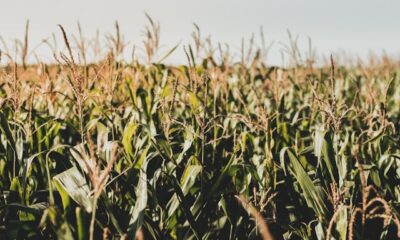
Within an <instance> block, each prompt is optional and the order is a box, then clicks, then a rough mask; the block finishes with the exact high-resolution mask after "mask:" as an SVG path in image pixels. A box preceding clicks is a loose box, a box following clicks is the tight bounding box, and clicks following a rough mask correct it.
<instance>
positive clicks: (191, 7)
mask: <svg viewBox="0 0 400 240" xmlns="http://www.w3.org/2000/svg"><path fill="white" fill-rule="evenodd" d="M399 10H400V1H396V0H380V1H378V0H335V1H328V0H291V1H289V0H275V1H272V0H264V1H262V0H202V1H194V0H158V1H155V0H147V1H144V0H130V1H128V0H86V1H85V0H68V1H61V0H35V1H33V0H3V1H1V7H0V35H1V36H2V37H3V38H4V39H6V40H7V41H12V40H13V39H15V38H19V39H22V37H23V32H24V25H25V21H26V19H29V20H30V46H31V47H33V46H34V45H36V44H38V43H40V42H41V40H42V39H45V38H48V37H50V36H51V34H52V33H53V32H55V33H57V35H58V36H59V35H60V34H59V30H58V29H57V24H62V25H63V26H64V27H65V28H66V30H67V31H68V32H69V33H71V34H72V33H77V28H76V23H77V21H79V22H80V23H81V26H82V28H83V31H84V34H85V35H86V36H88V37H93V36H94V35H95V32H96V29H99V30H100V32H101V33H102V34H104V33H106V32H112V31H113V30H114V22H115V21H116V20H118V21H119V23H120V26H121V31H122V33H123V34H124V37H125V40H127V41H129V42H130V44H131V45H132V44H136V45H139V46H140V45H141V41H142V35H143V33H142V30H143V28H144V26H145V24H146V18H145V16H144V12H147V13H148V14H149V15H151V16H152V17H153V18H154V19H155V20H157V21H159V22H160V24H161V43H162V44H163V45H164V50H165V51H166V50H167V49H168V47H172V46H173V45H175V44H176V43H178V42H181V43H182V44H186V43H188V42H189V39H190V33H191V32H192V30H193V25H192V23H197V24H198V25H199V26H200V28H201V31H202V34H203V35H204V36H205V35H211V37H212V39H213V40H214V41H215V42H221V43H225V42H227V43H229V44H230V45H231V49H233V51H236V52H239V48H240V41H241V39H242V37H245V38H246V39H248V38H250V36H251V34H252V33H255V34H258V33H259V29H260V26H263V27H264V34H265V38H266V41H267V43H271V42H272V41H274V42H275V43H274V45H273V47H272V49H273V51H272V52H271V54H270V56H269V59H268V60H269V61H270V62H271V63H281V57H280V54H279V50H280V49H281V48H282V45H281V44H280V42H283V43H288V36H287V30H290V31H291V32H292V34H293V35H294V36H299V45H300V47H301V48H302V49H304V50H306V48H307V38H308V37H310V38H311V39H312V42H313V45H314V47H316V49H317V51H318V53H320V54H330V53H331V52H335V51H338V50H343V51H346V52H349V53H352V54H354V55H359V56H361V57H364V56H366V55H367V53H368V52H369V51H371V50H372V51H374V52H376V53H382V51H383V50H386V52H388V53H389V54H391V55H397V54H399V53H400V33H399V30H400V12H399ZM59 44H60V45H61V42H59ZM181 46H182V45H181ZM1 47H2V44H0V48H1ZM37 51H38V54H39V55H40V56H41V57H42V58H45V59H50V60H51V59H52V56H51V54H49V51H48V50H47V48H46V47H45V46H41V47H40V48H39V49H38V50H37ZM128 51H130V50H128ZM182 52H183V50H182V47H180V48H179V49H178V50H177V52H176V54H174V55H173V56H171V59H170V61H173V62H179V63H184V62H185V59H184V58H183V56H182V54H181V53H182Z"/></svg>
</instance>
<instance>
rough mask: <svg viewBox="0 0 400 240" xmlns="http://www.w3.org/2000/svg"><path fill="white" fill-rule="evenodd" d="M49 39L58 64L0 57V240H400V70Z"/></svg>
mask: <svg viewBox="0 0 400 240" xmlns="http://www.w3.org/2000/svg"><path fill="white" fill-rule="evenodd" d="M27 30H28V28H27ZM56 30H58V31H57V32H56V34H58V35H59V36H61V37H62V39H63V42H58V47H59V50H57V48H56V43H55V42H52V41H50V40H49V41H47V42H46V43H44V44H47V45H48V46H49V47H50V48H51V49H53V52H54V59H55V63H54V64H45V63H43V62H41V61H40V59H37V63H36V64H28V63H27V56H28V52H29V48H28V46H29V45H28V42H29V41H28V34H26V37H25V39H24V40H23V41H20V42H17V46H18V51H17V53H16V54H14V52H13V50H8V48H5V47H3V48H2V51H1V64H2V67H1V73H0V106H1V108H0V130H1V131H0V239H135V238H137V239H398V238H400V220H399V217H400V215H399V214H400V205H399V203H400V181H399V180H400V168H399V160H400V145H399V144H400V135H399V134H398V131H400V88H398V87H397V86H399V85H398V84H400V79H399V77H398V76H397V72H398V71H399V70H400V65H399V63H398V62H396V61H395V60H393V59H390V58H388V57H385V56H383V57H375V58H373V59H371V61H369V62H364V63H362V62H359V63H357V64H353V65H349V64H348V65H346V64H343V63H339V61H338V60H337V58H336V56H334V57H331V59H329V58H328V59H329V60H327V61H325V62H321V61H320V62H315V59H313V54H312V52H309V54H300V51H299V50H298V48H297V46H296V41H291V44H289V47H288V48H287V50H288V51H287V53H286V57H287V58H288V59H290V60H291V61H290V64H288V66H287V67H285V68H283V67H274V66H270V65H268V62H267V61H265V56H266V53H267V51H268V48H267V47H265V44H263V41H258V42H260V43H259V44H257V43H256V42H257V41H256V40H254V39H251V40H250V41H248V42H247V41H244V43H243V46H242V50H241V51H240V53H239V54H234V53H233V52H232V51H230V50H229V48H227V47H226V46H224V45H219V44H213V42H212V41H211V40H210V39H209V38H203V37H202V35H201V34H200V30H199V29H198V28H197V27H195V30H194V31H193V34H192V41H191V42H190V43H188V44H185V45H184V46H183V45H180V46H177V47H176V48H172V49H171V50H166V51H165V49H164V51H161V50H160V39H159V25H158V24H157V23H156V22H153V21H152V20H151V19H150V18H149V25H148V26H147V27H146V29H145V31H146V32H145V33H146V34H145V37H144V38H145V39H144V41H143V44H142V45H141V48H140V51H139V49H138V50H137V51H133V53H132V58H130V59H129V60H127V59H126V57H125V58H123V57H122V56H126V53H127V52H128V51H130V50H131V49H129V48H128V47H127V45H126V44H125V42H124V39H123V37H122V36H121V33H120V31H119V27H118V25H116V31H115V33H113V34H110V35H107V42H106V43H105V46H103V47H99V46H100V45H99V44H98V41H95V40H93V41H92V40H91V41H89V40H87V39H86V38H84V37H83V34H82V32H81V31H80V29H79V31H76V32H77V33H78V34H76V35H75V37H73V35H72V34H71V32H73V31H72V30H70V32H65V31H64V29H63V28H62V27H61V26H59V29H56ZM261 39H262V37H261ZM99 48H100V50H101V51H100V50H99ZM9 49H12V48H9ZM176 51H181V52H184V53H185V54H184V55H185V56H186V57H185V59H184V61H185V62H186V63H187V64H186V65H165V64H163V62H164V60H165V59H167V58H168V57H169V56H170V54H171V53H173V52H176ZM88 55H91V56H97V59H98V60H96V61H95V62H93V61H89V60H88V59H89V57H87V56H88ZM31 56H32V55H31ZM31 58H32V57H31Z"/></svg>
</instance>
